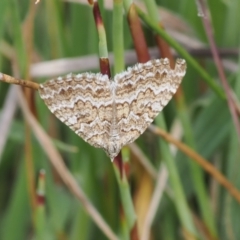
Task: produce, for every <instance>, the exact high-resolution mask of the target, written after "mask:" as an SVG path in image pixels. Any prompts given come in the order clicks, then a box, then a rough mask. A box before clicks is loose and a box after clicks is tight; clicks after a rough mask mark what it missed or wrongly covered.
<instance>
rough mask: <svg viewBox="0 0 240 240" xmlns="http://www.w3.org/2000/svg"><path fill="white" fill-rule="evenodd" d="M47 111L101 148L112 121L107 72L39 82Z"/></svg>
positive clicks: (105, 140) (106, 140) (106, 139)
mask: <svg viewBox="0 0 240 240" xmlns="http://www.w3.org/2000/svg"><path fill="white" fill-rule="evenodd" d="M39 93H40V97H41V98H42V99H43V100H44V102H45V104H46V105H47V106H48V108H49V109H50V111H51V112H52V113H53V114H54V115H56V117H58V118H59V119H60V120H61V121H62V122H63V123H65V124H66V125H67V126H69V127H70V128H71V129H72V130H73V131H74V132H75V133H76V134H78V135H79V136H80V137H81V138H83V139H84V140H85V141H87V142H88V143H90V144H91V145H93V146H95V147H101V148H105V145H107V144H108V139H109V137H108V132H109V128H110V125H111V120H112V93H111V89H110V81H109V78H108V77H107V75H102V74H92V73H91V74H90V73H86V74H78V75H74V74H69V75H67V76H66V77H58V78H56V79H52V80H50V81H47V82H46V83H43V84H41V85H40V88H39Z"/></svg>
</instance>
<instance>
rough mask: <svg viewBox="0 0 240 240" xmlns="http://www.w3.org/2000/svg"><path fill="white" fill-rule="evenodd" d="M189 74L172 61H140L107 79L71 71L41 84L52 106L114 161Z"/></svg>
mask: <svg viewBox="0 0 240 240" xmlns="http://www.w3.org/2000/svg"><path fill="white" fill-rule="evenodd" d="M185 72H186V63H185V60H180V59H178V60H177V62H176V65H175V69H174V70H172V69H171V68H170V66H169V61H168V59H160V60H152V61H149V62H147V63H144V64H136V65H135V66H133V67H132V68H128V70H127V71H125V72H123V73H120V74H117V75H116V76H115V77H114V80H113V81H111V80H109V78H108V76H107V75H102V74H92V73H85V74H78V75H73V74H69V75H68V76H66V77H63V78H62V77H58V78H57V79H53V80H50V81H48V82H46V83H44V84H40V88H39V93H40V96H41V98H42V99H43V100H44V102H45V103H46V105H47V106H48V108H49V109H50V110H51V112H52V113H53V114H55V115H56V116H57V117H58V118H59V119H60V120H61V121H62V122H64V123H65V124H66V125H67V126H69V127H70V128H71V129H72V130H73V131H74V132H75V133H76V134H78V135H79V136H80V137H82V138H83V139H84V140H85V141H87V142H88V143H90V144H91V145H93V146H95V147H100V148H103V149H104V150H105V151H106V153H107V154H108V155H109V157H110V158H111V159H112V160H113V159H114V158H115V157H116V156H117V154H118V153H119V151H120V150H121V148H122V147H123V146H124V145H126V144H128V143H131V142H133V141H134V140H135V139H136V138H138V137H139V136H140V135H141V134H142V133H143V132H144V131H145V130H146V128H147V127H148V126H149V125H150V123H151V122H152V121H153V119H154V118H155V117H156V116H157V115H158V113H159V112H160V111H161V110H162V109H163V107H164V106H166V105H167V103H168V102H169V100H170V99H171V98H172V96H173V94H174V93H175V92H176V90H177V88H178V86H179V84H180V83H181V80H182V78H183V76H184V75H185Z"/></svg>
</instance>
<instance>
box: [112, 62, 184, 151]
mask: <svg viewBox="0 0 240 240" xmlns="http://www.w3.org/2000/svg"><path fill="white" fill-rule="evenodd" d="M185 72H186V63H185V60H182V59H177V61H176V65H175V69H174V70H173V69H171V68H170V65H169V61H168V59H159V60H151V61H149V62H147V63H144V64H136V65H135V66H134V67H132V68H129V69H128V70H127V71H125V72H123V73H121V74H117V75H116V76H115V78H114V80H115V82H116V90H115V95H116V96H115V101H116V106H117V111H116V113H117V123H118V125H119V129H120V132H119V136H120V141H119V144H120V146H121V147H122V146H124V145H126V144H128V143H131V142H133V141H134V140H136V139H137V138H138V137H139V136H140V135H141V134H142V133H143V132H144V131H145V130H146V128H147V127H148V126H149V125H150V124H151V122H152V121H153V120H154V118H155V117H156V116H157V115H158V114H159V112H160V111H161V110H162V109H163V108H164V107H165V106H166V105H167V103H168V102H169V101H170V99H171V98H172V96H173V94H174V93H175V92H176V91H177V88H178V87H179V85H180V83H181V80H182V78H183V76H184V75H185Z"/></svg>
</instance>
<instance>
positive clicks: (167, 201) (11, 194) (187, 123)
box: [0, 0, 240, 240]
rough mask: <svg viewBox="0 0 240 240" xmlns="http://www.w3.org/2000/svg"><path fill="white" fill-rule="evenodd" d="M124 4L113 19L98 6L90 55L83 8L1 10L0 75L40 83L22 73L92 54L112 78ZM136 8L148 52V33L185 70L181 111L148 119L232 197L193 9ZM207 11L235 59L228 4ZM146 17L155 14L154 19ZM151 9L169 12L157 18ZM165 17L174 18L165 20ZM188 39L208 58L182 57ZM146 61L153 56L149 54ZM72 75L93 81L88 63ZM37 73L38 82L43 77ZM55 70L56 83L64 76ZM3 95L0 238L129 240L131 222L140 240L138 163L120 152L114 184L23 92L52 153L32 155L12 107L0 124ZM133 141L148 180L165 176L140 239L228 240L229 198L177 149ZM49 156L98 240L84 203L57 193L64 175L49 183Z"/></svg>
mask: <svg viewBox="0 0 240 240" xmlns="http://www.w3.org/2000/svg"><path fill="white" fill-rule="evenodd" d="M31 3H32V4H33V1H31ZM130 4H131V1H123V2H122V1H120V0H116V1H115V4H114V9H112V8H110V9H105V8H104V4H103V2H102V1H100V2H99V5H100V9H101V15H102V18H103V23H104V26H105V32H106V41H107V45H106V43H105V42H103V43H102V42H101V43H100V47H99V35H98V31H97V28H96V25H95V22H94V17H93V13H92V6H90V5H87V3H86V4H85V5H82V4H78V3H73V2H64V1H58V0H53V1H44V0H41V2H40V3H38V4H37V5H34V6H32V7H30V1H29V0H22V1H21V3H20V1H17V0H10V1H7V0H2V1H1V2H0V72H3V73H6V74H8V75H12V76H15V77H20V78H22V79H26V80H30V79H32V80H34V81H36V82H43V81H45V80H46V79H48V78H49V77H48V76H47V75H43V74H42V75H41V76H39V77H35V78H32V76H31V66H32V64H34V63H36V62H45V61H49V60H56V59H65V61H66V62H67V58H73V57H74V58H76V57H78V58H82V59H84V57H86V56H88V55H93V54H94V55H95V58H94V59H95V60H96V59H97V58H98V54H99V52H100V56H105V57H106V54H107V53H106V50H108V51H109V52H108V53H113V56H114V58H115V59H114V62H110V63H111V65H112V66H113V67H112V69H113V70H112V76H113V74H115V73H117V72H121V71H122V70H123V68H126V67H127V66H126V65H125V66H124V64H125V63H124V54H125V53H129V51H130V50H132V51H133V52H134V47H133V41H132V38H131V34H130V30H129V26H128V21H127V16H126V14H125V13H124V9H123V6H124V7H126V6H129V5H130ZM145 4H146V6H147V7H146V9H145V11H144V12H145V14H143V13H141V14H140V16H141V19H142V22H141V23H142V25H143V28H144V31H145V33H146V34H145V37H146V41H147V43H148V45H149V48H150V47H153V45H154V46H155V41H154V34H159V35H160V36H162V37H163V39H165V40H166V42H167V43H168V44H169V45H170V46H171V47H172V48H173V49H175V51H176V52H177V53H178V54H179V55H180V57H182V58H185V59H186V60H187V63H188V68H187V73H186V76H185V77H184V80H183V83H182V85H181V86H182V90H183V95H182V97H183V98H182V99H181V101H180V100H179V99H177V98H175V100H172V101H171V102H170V103H169V105H168V106H167V107H166V108H165V109H164V111H163V114H160V115H159V116H158V117H157V119H156V121H155V124H156V125H157V126H159V127H161V128H166V130H167V131H168V132H170V133H172V134H173V135H174V137H175V138H179V140H180V141H182V142H184V143H185V144H187V145H188V146H189V147H191V148H192V149H193V150H194V151H196V152H197V153H198V154H200V155H201V156H202V157H204V158H206V159H207V160H208V161H209V162H211V163H212V164H213V165H214V166H215V168H216V171H217V170H218V171H220V172H221V173H222V174H223V175H224V176H225V177H226V178H227V179H228V180H229V181H230V182H231V183H232V185H234V186H235V187H236V188H238V189H240V178H239V173H238V172H239V165H240V150H239V149H240V148H239V142H238V138H239V136H237V131H236V128H235V126H234V124H233V120H232V116H231V114H230V111H229V106H228V104H227V101H226V92H225V90H224V88H223V87H222V85H221V81H220V79H219V76H218V72H217V69H216V65H215V62H214V61H213V58H212V56H211V49H210V48H209V47H208V46H209V43H208V41H207V37H206V31H205V29H204V27H203V23H202V19H201V18H200V17H198V15H197V7H196V5H195V2H194V1H189V0H182V1H180V2H178V1H157V2H153V1H150V0H145ZM156 4H157V5H156ZM208 7H209V11H210V13H211V20H212V27H213V29H212V30H213V32H214V37H215V41H216V44H217V46H218V47H219V49H220V48H225V49H227V50H229V49H232V48H235V49H236V52H237V51H238V50H239V46H240V38H239V36H240V28H239V24H238V22H239V18H240V16H239V11H240V3H239V1H237V0H235V1H219V0H212V1H210V2H209V6H208ZM158 8H161V10H162V11H160V12H159V9H158ZM163 11H168V13H169V14H170V15H169V17H168V18H167V19H166V17H164V16H166V15H165V14H164V13H165V12H163ZM113 13H114V16H113ZM122 13H124V14H123V15H122ZM31 14H32V15H31ZM156 14H159V15H158V16H156ZM177 17H178V20H175V19H176V18H177ZM157 19H159V20H163V19H164V20H165V22H162V24H163V25H165V26H166V33H167V34H166V33H165V32H164V31H162V30H161V29H160V28H159V27H158V25H157V23H156V20H157ZM31 23H32V26H31ZM169 25H170V26H171V29H174V31H177V30H179V29H180V28H179V26H181V30H179V32H180V33H181V34H183V35H186V36H188V37H189V40H188V41H187V42H186V41H185V42H181V41H179V39H178V38H175V37H173V36H172V35H171V31H169V28H168V27H167V26H169ZM101 34H104V32H102V33H101ZM31 36H32V37H31ZM174 36H175V35H174ZM101 37H105V36H103V35H101ZM31 39H32V40H31ZM193 40H198V41H199V42H201V43H202V46H204V47H205V48H207V49H208V51H209V54H208V55H206V56H199V55H198V53H197V52H196V51H195V52H194V54H192V53H191V51H192V50H196V48H197V47H196V45H193V44H192V41H193ZM104 41H105V39H104ZM177 42H178V43H177ZM31 46H32V47H31ZM199 48H201V47H199ZM103 49H104V52H103ZM227 52H228V54H227V55H226V56H225V57H221V59H222V60H228V61H231V62H232V63H233V64H235V66H236V71H232V70H231V69H228V68H227V67H226V68H224V71H225V74H226V77H227V81H228V83H229V84H230V86H231V88H232V90H233V92H234V93H235V95H236V97H237V98H238V99H239V96H240V73H239V70H238V69H239V66H240V65H239V63H238V52H237V54H231V51H227ZM200 53H201V52H200ZM134 54H135V53H134ZM155 54H158V49H157V48H156V50H155ZM97 61H98V60H97ZM137 61H138V60H137V59H134V58H132V59H131V60H129V59H127V62H131V64H130V65H134V64H135V63H136V62H137ZM113 63H115V65H114V64H113ZM79 68H81V69H85V72H87V71H92V72H100V67H99V65H98V64H96V65H95V66H94V67H93V68H92V69H89V68H88V67H87V62H86V66H85V65H83V66H79ZM54 70H55V69H54V68H53V69H52V71H53V72H54ZM39 71H40V72H41V71H42V72H43V73H44V71H45V69H39ZM64 72H65V73H66V74H67V73H68V69H66V70H65V71H64ZM76 72H78V70H77V69H76ZM83 72H84V71H83ZM10 87H11V86H10V85H7V84H5V83H2V82H0V131H2V132H0V143H2V142H3V143H4V147H3V148H2V147H1V144H0V239H3V240H5V239H6V240H15V239H16V240H19V239H39V240H41V239H44V240H45V239H72V240H75V239H98V240H101V239H109V238H111V237H110V235H111V233H114V234H115V235H116V236H118V238H119V239H134V238H133V235H131V232H132V231H133V230H132V227H133V226H132V225H134V221H135V215H136V219H137V224H138V225H139V228H138V235H139V238H136V239H140V237H141V236H142V230H143V229H144V227H145V225H144V221H145V218H146V214H147V213H148V207H149V203H150V200H151V198H152V196H153V192H154V190H155V189H154V188H155V186H158V184H156V181H157V180H156V178H155V177H153V176H152V175H151V174H150V173H149V172H148V171H147V169H146V168H145V167H144V166H143V165H142V164H141V162H140V161H139V160H140V158H142V156H141V155H140V156H137V155H135V154H133V153H131V151H130V150H129V149H125V150H126V151H124V160H125V159H128V160H129V161H128V160H127V161H126V163H125V164H126V166H125V167H126V179H125V178H124V179H123V181H122V182H121V177H119V175H118V172H117V171H116V169H115V166H114V167H113V164H112V163H111V162H110V159H109V158H108V157H107V156H106V154H105V153H104V152H103V150H101V149H96V148H94V147H92V146H90V145H89V144H88V143H86V142H84V141H83V140H82V139H81V138H79V137H78V136H77V135H76V134H75V133H74V132H72V131H71V130H70V129H69V128H68V127H67V126H65V125H64V124H63V123H61V122H60V121H59V120H58V119H57V118H56V117H55V116H53V115H52V114H51V112H50V111H49V110H48V108H47V107H46V106H45V104H44V103H43V101H42V100H41V99H40V98H39V95H38V93H37V92H32V96H28V97H27V102H28V103H29V104H30V106H31V109H32V111H33V113H34V115H35V116H36V119H37V121H38V122H39V124H40V126H42V128H43V129H44V130H45V131H46V132H47V133H48V135H49V136H50V138H51V140H52V143H53V146H48V145H46V144H45V145H44V142H42V143H41V142H40V140H39V133H36V129H34V127H33V126H32V125H31V124H30V125H27V124H26V122H25V117H24V116H25V114H24V113H23V111H22V109H21V108H17V110H16V111H15V112H14V114H13V116H12V117H11V115H10V117H9V118H8V120H7V122H6V121H5V122H4V121H3V119H4V118H6V117H7V116H8V114H9V111H10V110H9V109H10V107H9V108H7V107H6V103H7V96H8V94H9V92H10ZM18 102H19V99H18V100H17V101H14V100H13V102H12V104H16V105H17V106H19V105H18V104H17V103H18ZM176 121H177V122H178V123H179V124H180V125H179V127H178V129H180V130H181V131H182V134H180V135H178V136H177V135H175V134H176V132H175V131H172V128H173V126H175V123H176ZM7 129H9V131H6V134H4V131H3V130H7ZM28 129H30V134H28ZM136 143H137V145H138V146H139V148H140V150H141V151H142V152H143V153H144V155H145V156H146V160H145V161H148V162H149V163H150V164H151V166H153V167H154V168H155V170H156V172H159V171H160V169H161V167H162V166H163V165H165V166H166V167H167V169H168V173H169V177H168V183H167V185H166V186H164V192H163V196H162V198H161V199H158V204H157V206H158V207H157V209H156V210H155V215H154V218H153V222H152V224H151V235H152V239H159V240H160V239H164V240H165V239H189V238H188V237H189V235H194V237H195V238H193V239H230V240H235V239H236V240H238V238H239V237H238V236H239V235H240V230H239V216H240V205H239V204H240V203H239V202H238V201H237V200H236V199H235V198H234V197H232V195H230V193H229V191H228V189H225V188H223V187H222V186H221V185H220V184H219V183H218V182H217V181H216V180H215V179H214V177H213V176H212V175H209V174H208V173H207V172H206V171H205V170H204V168H203V166H199V165H197V164H196V163H195V161H194V159H190V158H189V157H188V156H186V155H185V154H184V153H182V152H180V151H178V150H177V152H176V154H174V153H173V152H172V151H171V149H170V144H169V143H167V142H165V141H164V140H163V139H162V138H160V137H159V136H155V135H153V134H152V133H151V132H150V131H147V132H146V133H144V134H143V135H142V136H141V137H140V138H139V139H138V140H137V141H136ZM53 148H55V149H57V151H58V152H59V154H60V155H61V157H62V158H63V159H64V162H65V164H66V166H67V169H68V170H69V171H70V173H71V176H72V178H73V179H75V181H76V182H77V184H78V186H79V188H80V189H81V190H82V191H83V192H84V194H85V195H86V196H87V202H88V203H91V204H92V206H94V207H95V209H97V211H98V213H99V216H101V220H100V222H101V223H106V224H107V226H108V227H109V229H111V230H110V232H111V233H110V235H108V233H106V232H107V230H106V231H105V230H103V228H102V227H99V225H98V224H97V223H96V219H95V217H96V215H94V214H92V213H89V211H88V210H86V207H85V204H84V201H80V200H79V198H77V197H76V195H74V194H73V191H72V189H71V188H70V187H69V185H68V184H67V185H66V184H65V183H64V179H65V178H64V177H66V176H65V175H64V176H62V175H59V171H58V170H59V169H57V167H55V168H54V167H52V164H51V161H50V156H49V153H48V152H47V151H46V149H53ZM50 155H51V154H50ZM58 160H59V159H58ZM41 169H44V170H45V172H46V176H45V180H43V181H45V183H41V185H39V179H38V176H39V171H40V170H41ZM115 171H116V172H117V173H116V172H115ZM124 177H125V176H124ZM119 181H120V182H119ZM44 186H45V187H44ZM71 186H72V185H71ZM37 189H38V190H39V189H41V190H42V191H43V193H44V194H45V200H46V201H45V203H44V204H43V205H41V204H39V202H37V203H38V204H36V198H35V194H34V192H37ZM32 190H33V191H34V192H31V191H32ZM129 193H131V195H129ZM132 205H133V206H134V208H135V212H134V211H133V209H132ZM128 207H129V208H128ZM127 209H129V211H128V210H127ZM200 226H201V227H200ZM203 229H205V230H203ZM111 236H112V235H111ZM112 239H114V236H113V237H112Z"/></svg>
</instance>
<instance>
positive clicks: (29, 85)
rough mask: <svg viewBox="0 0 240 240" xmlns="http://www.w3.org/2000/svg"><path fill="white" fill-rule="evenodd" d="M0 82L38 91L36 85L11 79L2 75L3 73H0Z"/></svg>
mask: <svg viewBox="0 0 240 240" xmlns="http://www.w3.org/2000/svg"><path fill="white" fill-rule="evenodd" d="M0 81H3V82H6V83H10V84H17V85H21V86H23V87H27V88H32V89H34V90H38V88H39V84H38V83H35V82H32V81H26V80H22V79H18V78H14V77H11V76H9V75H7V74H4V73H1V72H0Z"/></svg>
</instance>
